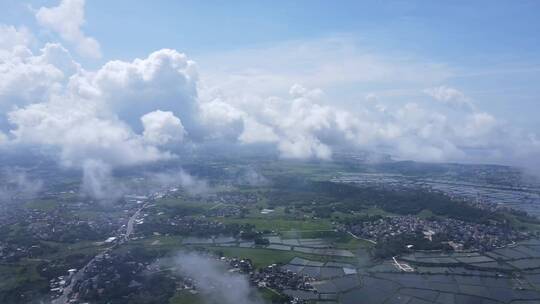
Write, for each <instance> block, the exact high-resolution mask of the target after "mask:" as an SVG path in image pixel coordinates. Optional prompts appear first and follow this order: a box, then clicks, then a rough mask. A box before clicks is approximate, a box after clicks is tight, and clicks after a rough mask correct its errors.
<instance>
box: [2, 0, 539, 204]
mask: <svg viewBox="0 0 540 304" xmlns="http://www.w3.org/2000/svg"><path fill="white" fill-rule="evenodd" d="M36 16H37V18H38V21H39V22H40V24H42V25H44V26H46V27H48V28H50V29H53V30H55V31H57V32H58V33H59V34H60V35H61V36H62V37H63V38H64V40H66V41H68V42H70V43H74V44H76V45H77V46H78V48H77V49H79V48H80V47H83V49H90V50H92V47H85V41H87V38H88V37H86V35H85V34H84V33H83V32H82V31H81V26H82V25H83V24H84V1H67V0H65V1H62V2H61V3H60V5H59V6H58V7H53V8H41V9H39V10H38V11H37V13H36ZM64 19H65V20H64ZM64 21H65V22H64ZM0 34H2V35H0V144H1V143H2V142H4V143H5V142H9V143H11V144H14V145H17V144H19V143H20V144H34V145H41V146H47V147H51V146H52V147H55V148H56V149H57V150H58V151H59V159H60V161H61V162H62V164H63V165H65V166H69V167H76V168H81V169H82V170H83V171H84V176H83V180H84V186H83V189H85V191H86V192H87V193H90V194H91V195H93V196H96V197H103V196H105V195H104V194H103V193H110V191H108V189H106V187H104V185H105V184H103V183H97V182H96V181H97V180H99V179H102V180H105V181H106V180H109V179H110V176H112V172H113V170H114V168H116V167H119V166H131V165H138V164H144V163H148V162H153V161H158V160H165V159H171V158H173V157H177V156H176V155H175V153H176V152H177V150H175V149H178V148H179V147H180V146H181V145H182V144H185V143H189V144H194V145H197V144H199V143H205V142H208V141H212V143H216V142H217V143H233V144H239V145H242V146H245V147H248V148H249V147H250V145H253V144H265V145H272V146H273V147H275V149H276V150H277V151H278V153H279V154H280V156H281V157H284V158H300V159H306V158H316V159H325V160H328V159H331V158H332V155H333V153H334V151H335V150H336V149H338V148H347V149H356V150H367V151H377V152H383V153H388V154H391V155H393V156H394V157H396V158H400V159H414V160H428V161H448V160H452V161H462V160H465V161H478V160H479V161H483V162H484V161H494V162H508V161H512V160H513V159H515V158H519V157H521V158H526V157H529V156H530V155H534V154H535V153H538V151H540V147H539V146H540V144H538V142H539V141H538V139H537V135H535V134H531V133H526V132H524V131H521V130H517V129H516V128H509V127H508V125H506V124H505V123H504V122H503V121H500V120H499V119H498V118H496V117H494V116H493V115H491V114H489V113H487V112H485V111H482V110H480V109H478V108H477V107H476V106H474V104H473V102H472V100H471V99H470V98H468V97H467V96H465V95H464V94H463V93H462V92H460V91H459V90H458V89H455V88H450V87H447V86H441V85H440V84H441V83H442V81H443V80H444V79H446V77H448V75H449V74H451V73H452V71H451V69H448V68H447V67H446V66H445V65H442V64H436V63H429V62H427V63H422V62H418V60H404V59H393V58H387V57H384V56H378V55H376V54H372V53H369V52H365V51H362V50H360V48H359V47H357V46H356V45H354V44H352V43H351V42H350V41H349V40H347V39H330V40H325V41H323V43H320V41H319V42H317V43H315V42H308V43H290V44H284V45H278V46H276V47H273V48H269V49H268V50H251V51H249V52H245V51H244V52H239V53H233V54H222V56H221V57H219V56H218V57H217V58H213V59H212V58H210V59H209V64H210V65H215V66H217V65H218V64H217V63H219V65H221V63H226V64H225V67H224V68H223V70H215V69H214V70H212V69H209V68H208V66H206V67H203V68H202V71H203V72H205V71H206V72H207V73H208V74H207V75H205V74H204V73H199V70H200V66H199V65H197V64H195V62H194V61H192V60H190V59H189V58H188V57H187V56H186V55H185V54H182V53H180V52H178V51H176V50H172V49H161V50H158V51H155V52H152V53H150V54H149V55H148V56H146V57H144V58H136V59H134V60H131V61H122V60H112V61H109V62H106V63H105V64H104V65H103V66H101V67H99V68H97V69H95V70H86V69H84V68H83V67H82V66H81V65H80V64H79V63H77V62H76V61H75V60H74V59H73V58H72V56H71V53H70V52H69V51H68V50H67V49H66V48H65V47H63V46H62V45H60V44H53V43H46V44H45V45H44V46H43V48H41V49H40V50H34V49H32V48H31V47H30V44H31V43H32V39H33V38H32V35H31V34H30V33H29V32H28V31H27V30H26V29H25V28H15V27H11V26H0ZM88 39H91V38H88ZM90 44H91V43H90ZM98 46H99V45H98ZM97 50H99V47H98V49H97ZM79 51H80V49H79ZM94 51H95V48H94ZM91 53H92V51H91ZM94 53H95V52H94ZM235 58H236V59H235ZM238 58H240V59H238ZM260 58H272V60H265V61H264V62H261V60H260ZM206 59H208V58H206ZM203 60H204V59H203ZM216 60H218V61H217V63H216ZM246 65H247V66H246ZM251 65H252V66H253V68H250V67H249V66H251ZM199 74H201V75H202V76H199ZM395 82H399V83H400V85H404V84H405V85H407V86H409V85H410V86H412V87H413V89H412V90H413V91H414V92H415V94H417V95H414V97H415V98H416V97H419V96H422V95H423V94H422V93H424V94H427V95H429V96H431V97H432V98H433V99H435V100H437V101H440V103H443V104H447V105H449V106H451V109H450V108H449V107H440V106H437V104H439V105H440V103H436V102H430V103H427V104H426V103H422V102H420V101H416V100H414V99H412V100H409V99H407V101H406V102H394V100H392V99H391V98H392V96H393V95H392V94H397V95H399V94H402V93H403V92H404V90H403V89H401V88H396V89H395V90H387V91H385V92H381V91H373V92H371V91H370V92H366V91H362V90H359V93H357V94H358V96H357V97H358V100H357V101H356V102H350V101H349V102H342V101H341V99H342V98H343V96H344V95H346V94H341V95H340V94H336V91H341V90H336V87H337V88H338V89H339V88H340V87H339V86H340V84H348V85H351V84H353V85H354V86H357V85H358V86H364V87H366V86H367V85H372V84H375V86H377V85H381V84H382V85H383V86H385V87H391V86H392V84H393V83H395ZM297 83H307V84H308V85H300V84H297ZM319 87H320V88H324V90H323V89H320V88H319ZM426 87H430V89H427V90H424V88H426ZM327 89H329V91H327ZM345 91H346V92H347V90H345ZM349 92H350V89H349ZM407 92H408V91H407ZM353 95H354V94H353ZM405 95H406V94H405ZM406 96H409V95H406ZM176 180H178V181H179V182H180V184H183V185H186V188H190V187H191V188H193V189H199V188H200V189H202V190H201V191H205V188H206V186H207V185H206V186H205V185H204V183H202V184H201V183H200V182H199V181H197V180H196V179H195V180H194V179H193V178H192V177H190V176H189V175H187V176H183V175H182V174H180V175H179V176H176ZM197 191H198V190H197ZM107 195H112V196H114V194H107Z"/></svg>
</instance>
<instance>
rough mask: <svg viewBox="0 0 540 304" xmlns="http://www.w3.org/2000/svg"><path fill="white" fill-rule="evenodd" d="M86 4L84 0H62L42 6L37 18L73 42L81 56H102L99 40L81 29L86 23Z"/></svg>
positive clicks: (63, 37) (43, 24)
mask: <svg viewBox="0 0 540 304" xmlns="http://www.w3.org/2000/svg"><path fill="white" fill-rule="evenodd" d="M84 4H85V1H84V0H61V2H60V4H59V5H58V6H55V7H41V8H40V9H39V10H38V11H37V12H36V19H37V21H38V23H39V24H40V25H42V26H44V27H46V28H48V29H51V30H53V31H55V32H57V33H58V34H59V35H60V37H62V39H64V40H65V41H67V42H69V43H72V44H73V45H74V46H75V48H76V50H77V53H79V54H80V55H81V56H84V57H90V58H100V57H101V50H100V45H99V43H98V42H97V40H96V39H94V38H92V37H89V36H87V35H86V34H85V33H84V32H83V31H82V30H81V27H82V26H83V25H84V23H85V17H84Z"/></svg>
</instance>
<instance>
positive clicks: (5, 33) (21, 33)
mask: <svg viewBox="0 0 540 304" xmlns="http://www.w3.org/2000/svg"><path fill="white" fill-rule="evenodd" d="M33 40H34V36H33V35H32V33H31V32H30V31H29V30H28V29H27V28H26V27H20V28H16V27H14V26H11V25H4V24H0V56H1V53H2V52H4V51H12V50H13V48H14V47H16V46H29V45H30V43H31V42H32V41H33Z"/></svg>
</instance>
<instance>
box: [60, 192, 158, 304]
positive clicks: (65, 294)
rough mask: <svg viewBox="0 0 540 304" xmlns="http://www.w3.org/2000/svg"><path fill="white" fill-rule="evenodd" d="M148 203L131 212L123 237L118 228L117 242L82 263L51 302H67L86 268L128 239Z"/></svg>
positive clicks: (64, 303)
mask: <svg viewBox="0 0 540 304" xmlns="http://www.w3.org/2000/svg"><path fill="white" fill-rule="evenodd" d="M148 204H150V201H146V202H145V203H144V204H143V206H142V207H141V208H139V209H137V211H135V213H133V215H132V216H131V217H130V218H129V219H128V222H127V225H126V234H125V235H124V236H123V238H122V234H123V232H122V229H119V230H118V236H117V237H118V239H119V242H117V243H115V244H113V245H112V246H110V247H107V248H105V249H103V251H101V252H100V253H98V254H97V255H96V256H94V257H93V258H92V259H91V260H90V261H89V262H88V263H86V265H84V267H82V268H81V269H79V270H78V271H77V272H75V273H74V274H73V275H72V277H71V281H70V283H69V285H67V286H64V289H63V291H62V294H61V295H60V296H59V297H58V298H56V299H54V300H53V301H52V304H66V303H69V301H70V296H71V293H72V291H73V286H75V285H77V283H78V282H79V281H82V280H84V276H85V273H86V269H88V268H89V267H90V266H91V265H92V264H93V263H94V262H95V261H96V260H100V259H102V257H103V256H104V255H105V254H106V253H108V252H109V251H111V250H112V249H113V248H115V247H116V246H118V245H121V244H123V243H124V242H126V241H128V240H129V236H130V235H131V234H132V233H133V230H134V229H133V228H134V225H133V224H134V222H135V220H136V219H137V217H138V216H139V214H140V213H141V211H142V210H143V209H144V208H146V207H147V206H148Z"/></svg>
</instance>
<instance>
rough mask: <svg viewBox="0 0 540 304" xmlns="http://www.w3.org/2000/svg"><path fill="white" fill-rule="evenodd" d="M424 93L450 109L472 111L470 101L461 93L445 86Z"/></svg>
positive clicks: (426, 90)
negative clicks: (459, 108) (456, 108)
mask: <svg viewBox="0 0 540 304" xmlns="http://www.w3.org/2000/svg"><path fill="white" fill-rule="evenodd" d="M424 93H426V94H427V95H429V96H431V97H432V98H434V99H435V100H437V101H440V102H443V103H445V104H447V105H449V106H452V107H461V108H467V109H474V104H473V103H472V101H471V100H470V99H469V98H468V97H466V96H465V94H463V93H462V92H461V91H459V90H457V89H454V88H450V87H447V86H440V87H435V88H429V89H425V90H424Z"/></svg>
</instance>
